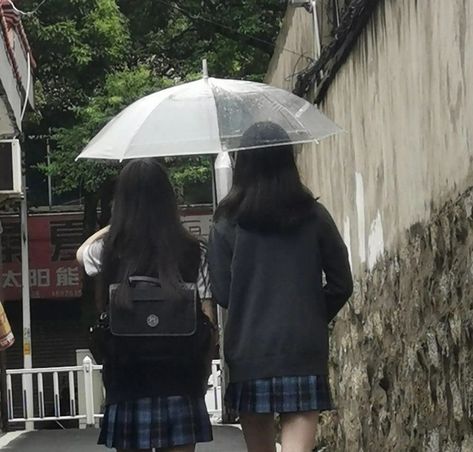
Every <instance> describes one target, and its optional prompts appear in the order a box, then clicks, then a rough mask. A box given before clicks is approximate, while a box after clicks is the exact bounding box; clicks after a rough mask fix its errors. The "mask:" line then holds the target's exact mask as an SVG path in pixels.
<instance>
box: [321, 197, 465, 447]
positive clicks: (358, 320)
mask: <svg viewBox="0 0 473 452" xmlns="http://www.w3.org/2000/svg"><path fill="white" fill-rule="evenodd" d="M360 281H361V283H359V284H358V286H357V288H356V293H355V296H354V297H353V299H352V301H351V302H350V305H349V306H348V307H347V308H345V311H344V312H343V314H342V316H341V317H340V319H339V320H338V321H337V323H336V327H335V330H334V331H333V334H332V342H331V352H332V353H331V355H332V363H331V364H332V379H333V390H334V395H335V400H336V403H337V405H338V411H337V413H329V414H328V415H324V416H323V417H322V419H321V428H320V431H319V437H318V450H320V451H321V450H324V451H325V452H342V451H346V452H358V451H364V452H380V451H383V452H384V451H386V452H387V451H402V452H405V451H406V452H407V451H408V452H421V451H426V452H471V451H473V372H472V363H473V304H472V300H473V188H472V189H469V190H467V191H466V192H465V193H464V194H463V195H462V196H460V197H459V198H458V199H456V200H455V201H450V202H448V203H447V204H446V205H445V206H444V207H443V208H442V209H441V210H439V211H438V212H437V213H435V214H434V215H433V216H432V218H431V219H430V220H429V221H428V222H423V223H417V224H415V225H413V226H412V227H411V228H410V230H409V231H408V232H407V233H406V243H405V245H404V246H402V247H401V248H400V249H399V250H398V251H397V252H393V253H387V254H385V256H384V257H383V259H381V260H380V261H378V263H377V265H376V267H375V268H374V269H373V270H372V271H371V272H370V273H369V274H368V275H366V277H365V278H362V279H360ZM324 446H325V447H326V448H325V449H324Z"/></svg>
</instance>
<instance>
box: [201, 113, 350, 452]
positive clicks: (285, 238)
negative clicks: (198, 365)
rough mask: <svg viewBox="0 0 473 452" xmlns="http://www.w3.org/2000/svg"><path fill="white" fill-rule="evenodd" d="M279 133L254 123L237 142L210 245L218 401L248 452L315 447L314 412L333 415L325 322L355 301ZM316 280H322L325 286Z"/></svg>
mask: <svg viewBox="0 0 473 452" xmlns="http://www.w3.org/2000/svg"><path fill="white" fill-rule="evenodd" d="M275 141H277V142H280V143H281V142H287V143H288V142H289V137H288V136H287V134H286V133H285V131H284V130H283V129H282V128H281V127H279V126H278V125H276V124H273V123H271V122H263V123H257V124H255V125H254V126H252V127H250V128H249V129H248V130H247V131H246V132H245V134H244V135H243V137H242V141H241V146H242V147H244V148H252V149H248V150H243V151H239V152H237V153H236V164H235V170H234V179H233V186H232V188H231V190H230V192H229V194H228V195H227V197H226V198H225V199H223V200H222V202H221V203H220V205H219V206H218V208H217V210H216V213H215V217H214V226H213V228H212V231H211V234H210V239H209V269H210V282H211V288H212V293H213V296H214V299H215V300H216V302H217V303H218V304H220V306H222V307H223V308H225V309H227V314H228V315H227V321H226V324H225V331H224V333H225V334H224V338H225V339H224V345H223V347H224V353H225V359H226V363H227V364H228V368H229V374H230V382H229V385H228V388H227V391H226V395H225V399H226V403H227V404H228V406H229V408H230V409H233V410H236V411H237V412H238V413H239V417H240V422H241V425H242V428H243V433H244V436H245V440H246V443H247V447H248V451H249V452H273V451H274V450H275V436H276V430H275V424H274V414H275V413H279V414H280V421H281V441H282V450H283V451H284V452H309V451H312V449H313V447H314V446H315V444H314V443H315V434H316V428H317V420H318V413H319V412H320V411H323V410H330V409H332V408H333V407H332V402H331V398H330V390H329V382H328V377H327V374H328V369H327V366H328V364H327V363H328V323H329V322H330V321H331V320H332V319H333V318H334V317H335V316H336V314H337V313H338V311H339V310H340V309H341V308H342V307H343V305H344V304H345V303H346V302H347V300H348V299H349V297H350V296H351V294H352V290H353V282H352V276H351V271H350V264H349V260H348V253H347V248H346V246H345V244H344V243H343V240H342V237H341V236H340V234H339V232H338V230H337V227H336V225H335V223H334V221H333V220H332V217H331V216H330V214H329V212H328V211H327V210H326V208H325V207H324V206H323V205H322V204H321V203H320V202H318V201H317V200H316V199H314V197H313V195H312V194H311V193H310V192H309V191H308V189H307V188H305V187H304V186H303V184H302V183H301V180H300V176H299V173H298V170H297V167H296V163H295V159H294V152H293V147H292V146H291V145H290V144H284V143H283V144H282V145H273V144H272V143H274V142H275ZM323 275H325V278H326V282H325V283H324V278H323Z"/></svg>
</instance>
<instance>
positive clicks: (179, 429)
mask: <svg viewBox="0 0 473 452" xmlns="http://www.w3.org/2000/svg"><path fill="white" fill-rule="evenodd" d="M207 441H212V426H211V424H210V419H209V414H208V413H207V407H206V406H205V401H204V399H203V398H198V397H187V396H171V397H147V398H143V399H138V400H134V401H131V402H120V403H117V404H111V405H107V407H106V409H105V413H104V417H103V419H102V425H101V430H100V436H99V440H98V444H103V445H105V446H106V447H110V448H112V447H115V448H117V449H151V448H153V447H156V448H162V447H172V446H183V445H186V444H195V443H199V442H207Z"/></svg>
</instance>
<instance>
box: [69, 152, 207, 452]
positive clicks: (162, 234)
mask: <svg viewBox="0 0 473 452" xmlns="http://www.w3.org/2000/svg"><path fill="white" fill-rule="evenodd" d="M77 259H78V261H79V262H80V263H81V264H82V265H83V266H84V268H85V271H86V272H87V274H88V275H90V276H95V275H97V274H98V273H101V274H102V277H103V280H104V282H105V286H106V287H107V288H108V287H109V286H110V284H112V283H116V282H119V281H128V278H129V277H130V276H133V275H140V276H143V275H145V276H151V277H159V281H160V282H161V285H162V287H163V288H165V289H166V291H167V293H170V294H173V291H174V292H176V291H177V290H178V287H179V285H180V283H182V282H188V283H189V282H190V283H197V285H198V292H199V296H200V301H201V302H202V303H201V306H202V310H203V312H204V314H206V315H207V317H208V318H209V319H210V321H211V322H213V321H214V319H213V312H214V310H213V307H212V304H211V295H210V292H209V288H208V286H209V284H208V272H207V263H206V248H205V246H203V244H202V243H200V242H199V241H198V240H197V239H196V238H194V237H193V236H192V235H191V234H190V233H188V232H187V231H186V229H185V228H184V227H183V226H182V224H181V222H180V218H179V213H178V208H177V202H176V198H175V194H174V190H173V188H172V186H171V183H170V181H169V178H168V176H167V174H166V171H165V170H164V168H163V167H162V166H161V164H160V163H159V162H158V160H157V159H155V158H148V159H139V160H133V161H131V162H130V163H128V164H127V165H126V166H125V168H124V169H123V170H122V172H121V174H120V176H119V178H118V182H117V187H116V191H115V196H114V203H113V212H112V219H111V223H110V227H107V228H104V229H102V230H100V231H98V232H97V233H95V234H94V235H93V236H91V237H90V238H89V239H87V240H86V241H85V243H84V244H83V245H82V246H81V247H80V248H79V250H78V251H77ZM176 296H179V294H177V292H176ZM109 302H110V303H111V302H116V301H115V298H113V299H112V300H109ZM209 326H211V325H209ZM209 331H210V329H209ZM211 335H212V333H211V332H209V337H210V336H211ZM133 339H136V338H133ZM148 339H149V338H148ZM139 340H141V341H143V340H146V338H145V339H141V338H140V339H139ZM210 342H211V340H209V343H210ZM134 343H135V344H136V343H137V342H134ZM141 343H142V342H140V344H141ZM209 347H210V345H209ZM124 353H125V350H120V349H118V350H117V347H115V348H113V347H112V348H110V349H109V350H108V351H105V353H104V362H103V366H104V368H103V380H104V385H105V389H106V409H105V414H104V418H103V422H102V426H101V432H100V437H99V441H98V442H99V444H104V445H105V446H106V447H109V448H112V447H114V448H116V449H117V450H118V451H120V452H125V451H127V452H128V451H138V450H148V451H151V449H152V448H156V449H157V450H159V451H176V452H177V451H181V452H190V451H193V450H194V449H195V444H196V443H198V442H206V441H211V440H212V429H211V424H210V420H209V415H208V412H207V408H206V405H205V401H204V394H205V389H204V386H205V384H204V382H205V379H206V376H208V363H207V362H206V359H207V355H208V353H207V350H202V355H201V356H200V355H199V356H198V357H196V359H195V362H194V364H193V365H190V364H189V363H187V362H186V363H182V362H181V361H179V359H181V360H182V357H179V356H176V357H175V362H174V361H173V359H174V358H172V359H171V361H167V362H166V364H163V363H162V362H159V361H156V362H153V358H154V357H153V356H147V357H145V359H144V360H143V361H137V362H139V363H141V362H142V364H136V362H135V357H134V356H133V355H136V357H139V355H140V347H137V349H136V350H134V351H133V350H132V354H131V355H130V360H129V361H128V362H127V360H124V359H123V355H124Z"/></svg>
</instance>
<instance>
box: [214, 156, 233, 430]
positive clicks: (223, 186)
mask: <svg viewBox="0 0 473 452" xmlns="http://www.w3.org/2000/svg"><path fill="white" fill-rule="evenodd" d="M214 172H215V176H214V180H213V181H212V182H214V187H215V194H214V206H215V207H216V205H217V204H218V203H219V202H220V201H221V200H222V199H223V198H224V197H225V196H227V194H228V192H229V191H230V188H231V186H232V181H233V167H232V161H231V158H230V155H229V154H228V152H220V153H219V154H218V155H217V158H216V159H215V165H214V171H212V175H213V173H214ZM215 201H216V202H215ZM217 318H218V332H219V343H220V362H221V363H222V366H221V387H222V396H221V404H222V422H223V423H230V422H234V421H235V419H233V418H232V413H229V412H227V410H226V408H225V403H224V391H225V388H226V387H227V381H228V369H227V367H226V366H225V357H224V355H223V340H224V326H225V321H226V312H225V311H224V309H223V308H222V307H220V306H217Z"/></svg>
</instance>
